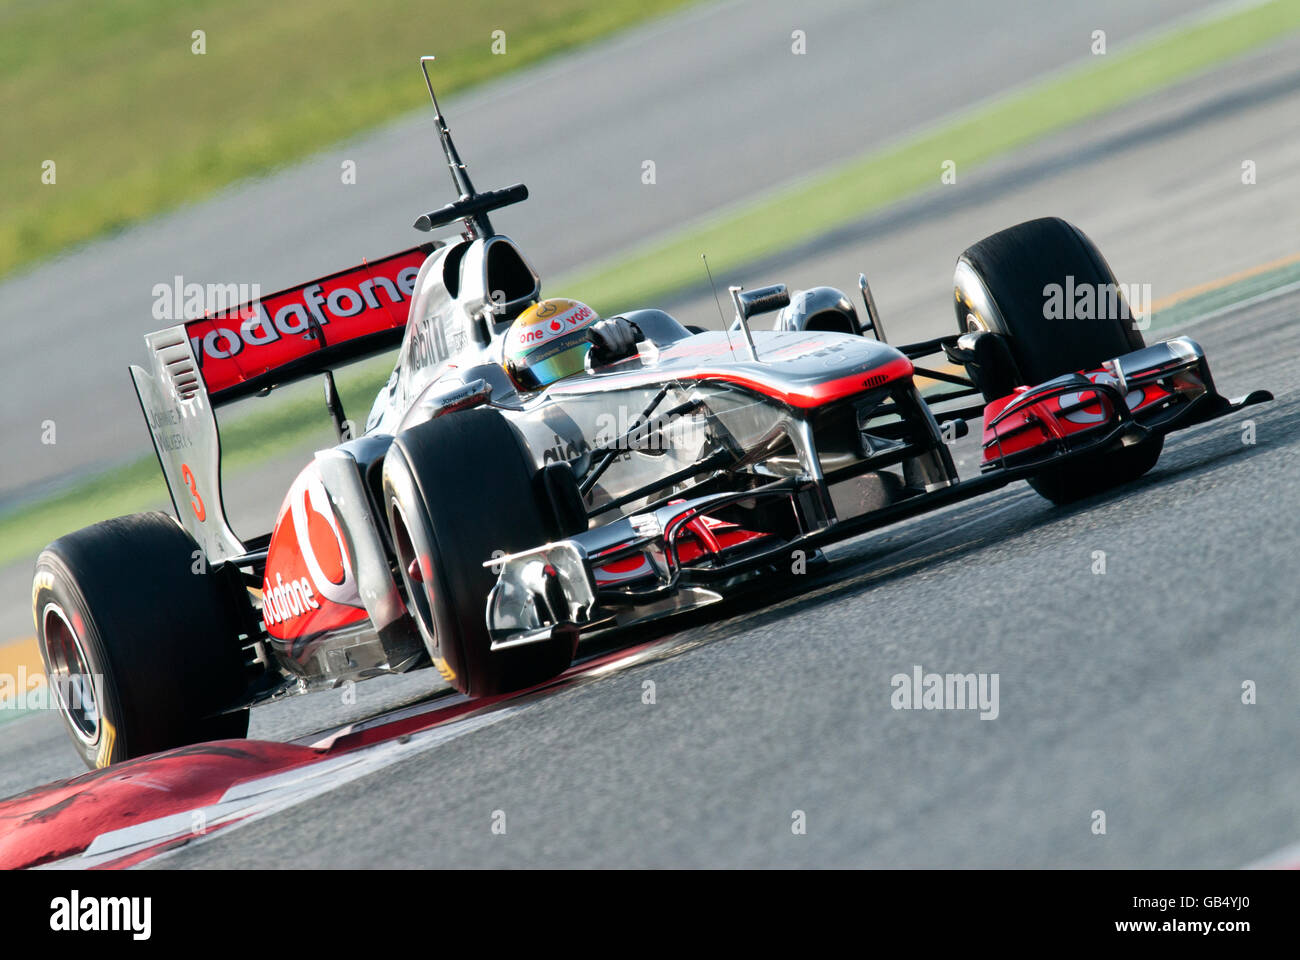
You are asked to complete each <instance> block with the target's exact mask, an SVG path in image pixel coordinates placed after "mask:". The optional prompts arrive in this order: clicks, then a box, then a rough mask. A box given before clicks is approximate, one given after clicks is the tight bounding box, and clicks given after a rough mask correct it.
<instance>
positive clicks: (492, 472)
mask: <svg viewBox="0 0 1300 960" xmlns="http://www.w3.org/2000/svg"><path fill="white" fill-rule="evenodd" d="M569 476H570V478H571V476H572V474H571V473H570V475H569ZM551 479H552V484H553V483H554V480H555V478H554V477H552V478H551ZM550 502H551V499H550V497H548V494H547V490H546V483H545V481H544V478H543V475H542V474H540V473H539V472H538V471H537V469H536V467H535V464H534V461H533V458H532V456H531V455H530V454H529V453H528V451H527V450H526V449H525V448H524V445H523V442H522V440H521V439H520V437H519V435H518V433H516V431H515V429H514V427H512V426H511V425H510V424H509V422H507V421H506V419H505V418H504V417H503V416H502V415H501V414H500V413H498V412H496V411H495V410H467V411H464V412H462V413H454V414H451V415H449V416H445V417H440V418H438V419H436V420H430V421H428V422H426V423H421V424H417V425H416V426H413V427H410V428H409V429H406V430H403V431H402V432H401V433H400V434H398V436H397V437H396V438H395V439H394V441H393V445H392V447H391V448H390V450H389V452H388V455H387V457H386V459H385V460H384V503H385V505H386V509H387V512H388V522H389V525H390V529H391V530H392V533H393V542H394V545H395V547H396V552H397V561H398V567H399V568H400V572H401V575H402V578H403V582H404V583H405V586H406V592H407V596H408V598H409V601H410V602H409V606H410V607H411V614H412V616H413V617H414V618H415V621H416V624H417V626H418V627H419V628H420V633H421V635H422V636H423V637H424V642H425V645H426V647H428V650H429V655H430V657H432V658H433V660H434V664H435V666H437V667H438V669H439V672H440V673H442V675H443V676H444V677H445V678H446V679H447V680H448V681H449V682H450V683H451V684H452V686H454V687H455V688H456V689H457V690H460V691H461V692H462V693H466V694H470V695H473V696H491V695H493V694H498V693H507V692H510V691H514V690H520V689H523V688H525V687H531V686H535V685H537V684H539V683H542V682H544V681H546V680H549V679H551V678H552V677H554V676H556V675H557V674H559V673H562V672H563V671H564V670H565V669H566V668H567V667H568V666H569V664H570V663H572V661H573V654H574V652H575V647H576V640H575V639H574V638H573V637H564V636H561V637H555V638H552V639H551V640H549V641H545V642H541V643H535V644H529V645H527V646H522V647H516V648H511V649H507V650H498V651H495V652H493V651H492V650H491V648H490V647H491V637H490V636H489V634H488V630H487V597H488V593H489V591H490V590H491V589H492V587H493V585H494V584H495V583H496V580H497V575H496V574H495V573H494V572H492V570H491V569H490V568H487V567H484V566H483V563H484V562H485V561H487V560H490V559H492V557H493V555H494V554H495V555H497V556H500V555H503V554H509V553H515V552H517V551H520V550H527V549H529V548H531V547H538V546H541V545H542V544H544V543H547V542H549V541H551V540H554V539H557V536H556V533H557V531H558V530H559V529H560V526H561V525H560V524H558V522H557V520H556V518H555V517H554V516H553V515H552V514H553V510H552V509H551V506H550ZM579 502H580V501H579ZM584 516H585V513H584ZM570 532H571V531H570ZM413 561H415V562H416V570H415V574H414V575H413V573H412V570H411V569H410V567H411V564H412V562H413Z"/></svg>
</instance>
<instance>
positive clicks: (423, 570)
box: [392, 498, 437, 652]
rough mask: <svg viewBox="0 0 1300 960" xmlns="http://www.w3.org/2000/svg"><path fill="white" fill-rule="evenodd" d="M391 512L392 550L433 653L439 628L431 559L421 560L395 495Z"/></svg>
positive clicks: (416, 618) (413, 608) (418, 621)
mask: <svg viewBox="0 0 1300 960" xmlns="http://www.w3.org/2000/svg"><path fill="white" fill-rule="evenodd" d="M392 515H393V549H394V551H395V552H396V554H397V566H398V569H399V570H400V571H401V574H402V582H403V583H404V584H405V585H406V595H407V597H408V599H409V601H410V605H411V607H412V612H413V613H414V614H415V622H416V624H417V625H418V626H419V628H420V631H421V632H422V633H423V634H424V639H425V642H426V643H428V644H429V646H430V651H431V652H432V649H433V647H435V646H437V630H436V629H435V627H434V623H433V608H432V604H431V602H430V594H431V593H432V589H431V585H430V583H429V580H430V578H431V577H432V576H433V570H432V568H431V563H430V558H428V557H427V556H426V557H424V558H423V559H424V563H422V564H421V563H420V560H421V557H420V553H419V551H418V550H417V549H416V546H415V541H414V539H413V538H412V537H411V529H410V524H409V523H408V522H407V520H406V513H405V511H403V510H402V505H401V504H400V503H398V502H397V499H396V498H393V500H392ZM412 565H418V567H417V568H418V569H419V571H420V579H419V580H416V579H415V578H414V577H412V576H411V568H412Z"/></svg>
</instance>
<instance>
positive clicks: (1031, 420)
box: [983, 370, 1200, 463]
mask: <svg viewBox="0 0 1300 960" xmlns="http://www.w3.org/2000/svg"><path fill="white" fill-rule="evenodd" d="M1084 376H1086V377H1087V378H1088V379H1089V380H1091V381H1092V382H1093V383H1109V384H1112V385H1116V386H1117V385H1118V383H1119V381H1118V380H1116V379H1115V377H1114V375H1113V374H1111V373H1110V372H1109V371H1107V370H1091V371H1088V372H1086V373H1085V374H1084ZM1182 376H1183V377H1184V378H1186V377H1187V376H1188V375H1187V374H1183V375H1182ZM1197 386H1200V383H1199V381H1197ZM1029 389H1030V388H1029V387H1017V388H1016V389H1015V392H1014V393H1011V394H1009V395H1007V396H1005V397H1003V398H1001V399H1000V400H994V401H993V402H992V403H990V404H988V405H987V406H986V407H985V408H984V437H983V448H984V453H983V461H984V462H985V463H989V462H992V461H996V460H999V459H1001V458H1003V457H1008V456H1012V455H1013V454H1017V453H1022V452H1024V451H1026V450H1031V449H1033V448H1034V447H1037V446H1039V445H1040V444H1043V443H1046V442H1047V441H1048V440H1051V439H1052V438H1054V437H1055V438H1064V437H1067V436H1070V435H1073V434H1079V433H1087V432H1088V431H1089V430H1092V429H1094V428H1096V427H1101V426H1106V425H1109V424H1111V423H1112V414H1111V411H1110V406H1111V401H1110V400H1109V399H1108V398H1107V397H1106V396H1105V395H1104V394H1101V393H1094V392H1091V391H1088V390H1083V391H1077V392H1074V393H1065V394H1057V395H1053V396H1049V397H1046V398H1044V399H1043V400H1042V401H1040V402H1038V403H1031V404H1029V405H1028V406H1026V407H1025V408H1024V409H1023V410H1017V411H1013V412H1012V413H1011V414H1010V415H1008V416H1007V417H1006V418H1005V419H1003V420H1001V421H1000V422H999V421H998V415H999V414H1000V413H1002V411H1003V410H1005V409H1006V408H1007V407H1008V406H1009V405H1010V404H1012V403H1014V402H1015V401H1016V400H1018V399H1020V397H1021V396H1023V395H1024V394H1025V393H1027V392H1028V391H1029ZM1170 395H1171V394H1170V392H1169V391H1168V390H1166V389H1165V388H1164V387H1162V386H1160V385H1159V384H1158V383H1148V384H1144V385H1143V386H1140V387H1136V388H1132V389H1130V390H1129V391H1128V394H1127V396H1126V397H1125V398H1124V400H1125V403H1126V404H1127V406H1128V408H1129V410H1130V411H1131V412H1136V411H1139V410H1143V409H1146V408H1147V407H1149V406H1151V405H1152V404H1155V403H1159V402H1160V401H1163V400H1166V399H1167V398H1168V397H1169V396H1170Z"/></svg>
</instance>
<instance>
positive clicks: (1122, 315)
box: [954, 217, 1164, 504]
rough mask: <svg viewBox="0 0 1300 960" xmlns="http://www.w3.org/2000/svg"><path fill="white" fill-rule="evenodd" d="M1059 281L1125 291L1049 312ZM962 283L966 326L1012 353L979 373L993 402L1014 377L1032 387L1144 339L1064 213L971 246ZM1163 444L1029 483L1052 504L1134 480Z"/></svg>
mask: <svg viewBox="0 0 1300 960" xmlns="http://www.w3.org/2000/svg"><path fill="white" fill-rule="evenodd" d="M1051 284H1058V285H1060V287H1061V288H1062V289H1063V290H1064V289H1068V288H1070V287H1072V288H1073V289H1076V290H1081V289H1084V288H1085V286H1086V285H1087V286H1091V287H1092V289H1093V290H1094V291H1102V290H1107V291H1109V290H1115V291H1117V293H1116V297H1115V299H1114V300H1113V301H1112V300H1111V299H1110V298H1106V299H1105V301H1104V302H1103V300H1102V298H1101V297H1095V298H1094V299H1095V300H1096V304H1095V306H1096V307H1097V310H1096V316H1095V317H1093V318H1090V319H1070V320H1066V319H1055V318H1051V319H1049V318H1048V317H1047V316H1046V313H1047V311H1046V309H1045V306H1046V301H1047V294H1046V290H1047V289H1048V287H1049V285H1051ZM1108 285H1114V286H1108ZM954 286H955V296H956V303H955V306H956V310H957V324H958V329H959V330H960V332H962V333H972V332H978V331H986V332H989V333H993V334H997V335H998V336H1000V337H1001V338H1003V341H1004V343H1005V345H1006V348H1007V349H1006V350H1005V351H990V355H991V356H994V357H996V356H1003V357H1006V358H1007V359H1006V368H1005V369H999V370H995V371H990V370H983V371H971V374H972V377H973V378H974V379H975V380H976V382H977V383H979V384H980V385H981V390H982V392H983V393H984V400H985V402H986V403H987V402H992V401H993V400H998V399H1000V398H1001V397H1003V396H1005V395H1006V392H1007V390H1006V385H1007V384H1011V385H1028V386H1033V385H1035V384H1039V383H1043V382H1044V381H1046V380H1051V379H1053V378H1055V377H1059V376H1061V375H1063V374H1067V373H1074V372H1076V371H1079V370H1090V369H1096V368H1098V367H1100V366H1101V364H1102V361H1104V360H1109V359H1111V358H1113V357H1117V356H1120V355H1122V354H1125V353H1130V352H1132V351H1134V350H1141V349H1142V348H1143V347H1144V346H1145V345H1146V344H1145V343H1144V342H1143V339H1142V334H1141V332H1140V331H1139V330H1138V329H1137V328H1136V326H1135V325H1134V323H1133V321H1132V317H1131V315H1130V313H1129V310H1128V306H1127V304H1126V303H1125V301H1124V299H1123V296H1122V294H1120V293H1118V291H1119V287H1118V285H1115V275H1114V274H1113V273H1112V272H1111V269H1110V267H1109V265H1107V263H1106V261H1105V259H1104V258H1103V257H1102V255H1101V252H1100V251H1099V250H1098V249H1097V247H1096V246H1095V245H1094V244H1093V243H1092V241H1091V240H1089V239H1088V238H1087V237H1086V236H1085V235H1084V233H1083V231H1081V230H1080V229H1079V228H1077V227H1075V226H1073V225H1072V224H1069V223H1067V222H1066V221H1064V220H1061V219H1060V218H1058V217H1045V218H1043V219H1040V220H1029V221H1027V222H1025V223H1020V224H1017V225H1015V226H1014V227H1008V228H1007V229H1006V230H1002V231H999V232H998V233H995V234H993V235H992V236H989V237H986V238H984V239H983V240H981V241H980V242H979V243H976V244H974V245H972V246H970V247H968V248H967V249H966V251H965V252H964V253H962V255H961V257H960V258H959V259H958V261H957V273H956V280H955V284H954ZM1163 445H1164V438H1163V437H1154V438H1151V439H1148V440H1144V441H1143V442H1141V443H1139V444H1136V445H1134V446H1131V447H1122V448H1119V449H1117V450H1107V451H1104V452H1101V453H1096V454H1090V455H1085V456H1082V457H1075V458H1074V459H1072V460H1071V461H1070V462H1068V463H1063V464H1060V465H1057V466H1050V467H1047V468H1045V469H1043V470H1042V471H1040V472H1039V473H1037V474H1035V475H1034V476H1033V477H1031V478H1030V479H1029V485H1030V486H1031V487H1033V488H1034V489H1035V490H1036V491H1038V493H1039V494H1041V495H1042V496H1044V497H1046V498H1047V499H1048V500H1051V501H1052V502H1053V503H1057V504H1064V503H1069V502H1072V501H1074V500H1079V499H1081V498H1083V497H1088V496H1092V495H1093V494H1096V493H1100V492H1102V491H1105V490H1108V489H1110V488H1112V487H1116V486H1119V485H1120V484H1124V483H1128V482H1130V481H1132V480H1136V479H1137V478H1138V477H1140V476H1142V474H1144V473H1146V472H1147V471H1148V470H1150V469H1151V468H1152V467H1153V466H1155V463H1156V460H1157V459H1159V457H1160V451H1161V448H1162V447H1163Z"/></svg>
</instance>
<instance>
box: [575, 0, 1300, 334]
mask: <svg viewBox="0 0 1300 960" xmlns="http://www.w3.org/2000/svg"><path fill="white" fill-rule="evenodd" d="M1297 28H1300V0H1273V2H1271V3H1265V4H1263V5H1261V6H1257V7H1252V8H1248V9H1244V10H1239V11H1236V12H1232V13H1229V14H1227V15H1225V16H1223V17H1221V18H1219V19H1216V20H1214V21H1208V22H1203V23H1198V24H1193V25H1190V26H1187V27H1184V28H1182V29H1179V30H1177V31H1174V32H1171V33H1168V34H1166V35H1163V36H1160V37H1157V38H1155V39H1153V40H1150V41H1148V42H1146V43H1143V44H1141V45H1139V46H1137V47H1134V48H1132V49H1129V50H1125V51H1120V52H1116V53H1112V54H1110V55H1107V56H1101V57H1096V58H1094V59H1092V60H1090V61H1089V62H1088V63H1086V64H1085V65H1083V66H1081V67H1078V68H1075V69H1072V70H1069V71H1068V72H1066V73H1064V74H1061V75H1059V76H1056V77H1054V78H1051V79H1048V80H1046V81H1043V82H1040V83H1037V84H1034V85H1033V86H1031V87H1029V88H1028V89H1025V90H1023V91H1021V92H1018V93H1015V94H1012V95H1010V96H1007V97H1005V98H1002V99H1000V100H998V101H996V102H994V103H992V104H989V105H986V106H983V107H980V108H977V109H975V110H973V111H971V112H970V113H968V114H966V115H964V116H961V117H958V118H956V119H954V120H952V121H951V122H948V123H946V124H944V125H943V126H942V127H940V128H939V129H936V130H932V131H930V132H927V133H923V134H921V135H919V136H917V137H914V138H912V139H909V140H906V141H904V142H903V143H900V144H898V145H896V146H893V147H890V148H887V149H885V150H882V151H878V152H874V153H871V154H869V155H867V156H864V157H860V158H857V159H854V160H852V161H849V162H847V163H844V164H842V165H840V166H838V167H836V168H835V169H832V170H830V171H828V172H825V173H823V174H821V175H818V176H816V177H815V178H814V179H812V180H811V181H806V182H802V183H797V184H795V185H793V186H790V187H787V188H784V189H780V190H778V191H776V192H775V193H773V194H770V195H768V196H766V197H764V198H761V199H760V200H758V201H757V202H752V203H749V204H747V205H745V206H744V207H743V209H741V210H739V211H735V212H731V213H729V214H727V215H724V216H721V217H717V218H711V219H709V220H706V221H703V222H701V223H698V224H695V225H693V226H690V227H688V228H686V229H683V230H681V231H679V232H677V233H675V234H673V235H671V236H669V237H667V238H663V239H658V240H655V241H651V242H650V243H649V244H647V245H646V246H645V247H643V248H642V249H640V250H638V251H636V252H634V253H633V254H632V255H630V256H622V257H620V258H619V259H618V261H617V262H615V263H612V264H608V265H598V266H597V267H595V268H593V269H590V270H585V271H582V272H579V273H575V274H572V275H568V276H564V277H561V278H559V279H558V280H557V281H554V282H552V283H551V284H550V289H552V290H567V291H572V292H574V293H575V294H576V295H578V296H581V297H582V299H583V300H584V301H585V302H587V303H590V304H591V305H592V306H593V307H595V308H596V310H597V311H598V312H601V313H609V312H615V311H618V310H625V309H628V308H631V307H641V306H649V305H653V304H654V303H655V302H656V300H660V299H662V298H663V297H665V296H667V295H670V294H673V293H676V292H678V291H680V290H682V289H684V288H686V287H689V286H693V285H696V284H698V283H699V282H700V279H701V277H702V276H703V267H702V265H701V262H700V254H701V253H706V254H708V257H709V266H710V268H711V269H712V271H713V275H714V276H715V277H717V276H718V275H719V274H721V273H725V272H726V271H730V270H735V269H738V268H740V267H743V266H744V265H746V264H748V263H751V262H753V261H755V260H758V259H761V258H763V257H767V256H771V255H773V254H776V253H779V252H780V251H782V250H785V249H788V248H789V247H790V246H791V245H793V244H796V243H799V242H800V241H806V240H811V239H813V238H815V237H818V236H821V235H823V234H825V233H826V232H828V231H830V230H833V229H835V228H836V227H840V226H844V225H846V224H849V223H852V222H854V221H856V220H860V219H861V218H862V217H864V216H866V215H867V214H869V213H871V212H872V211H875V210H879V209H881V208H883V207H885V206H887V205H888V204H890V203H894V202H896V201H898V200H900V199H902V198H904V197H907V196H910V195H913V194H916V193H919V192H920V191H922V190H926V189H929V188H941V189H957V188H956V187H940V173H941V170H942V165H943V164H944V162H945V161H952V162H953V163H955V164H956V175H957V183H961V178H962V177H963V176H964V175H967V174H969V172H970V171H971V170H973V169H975V168H976V167H978V166H979V165H980V164H981V163H984V162H986V161H988V160H991V159H993V158H994V157H998V156H1002V155H1005V154H1007V153H1009V152H1011V151H1013V150H1015V149H1016V148H1017V147H1022V146H1025V145H1026V144H1029V143H1031V142H1033V141H1034V140H1037V139H1040V138H1042V137H1043V136H1045V135H1047V134H1050V133H1053V132H1055V131H1057V130H1061V129H1064V128H1065V127H1068V126H1071V125H1074V124H1077V123H1079V122H1081V121H1084V120H1086V119H1088V118H1090V117H1093V116H1097V115H1099V114H1101V113H1103V112H1105V111H1107V110H1112V109H1114V108H1115V107H1118V106H1121V105H1123V104H1125V103H1128V102H1130V101H1132V100H1136V99H1137V98H1138V97H1141V96H1143V95H1145V94H1148V93H1151V92H1152V91H1154V90H1158V89H1160V88H1162V87H1166V86H1169V85H1170V84H1172V83H1174V82H1176V81H1178V80H1181V79H1184V78H1186V77H1189V76H1191V75H1193V74H1195V73H1198V72H1200V71H1203V70H1205V69H1207V68H1209V67H1211V66H1213V65H1215V64H1217V63H1220V62H1222V61H1224V60H1227V59H1229V58H1231V57H1233V56H1236V55H1238V54H1242V53H1245V52H1246V51H1248V50H1251V49H1253V48H1255V47H1258V46H1261V45H1263V44H1265V43H1267V42H1269V41H1270V40H1273V39H1275V38H1277V37H1279V36H1280V35H1282V34H1284V33H1286V32H1288V31H1291V30H1295V29H1297Z"/></svg>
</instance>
